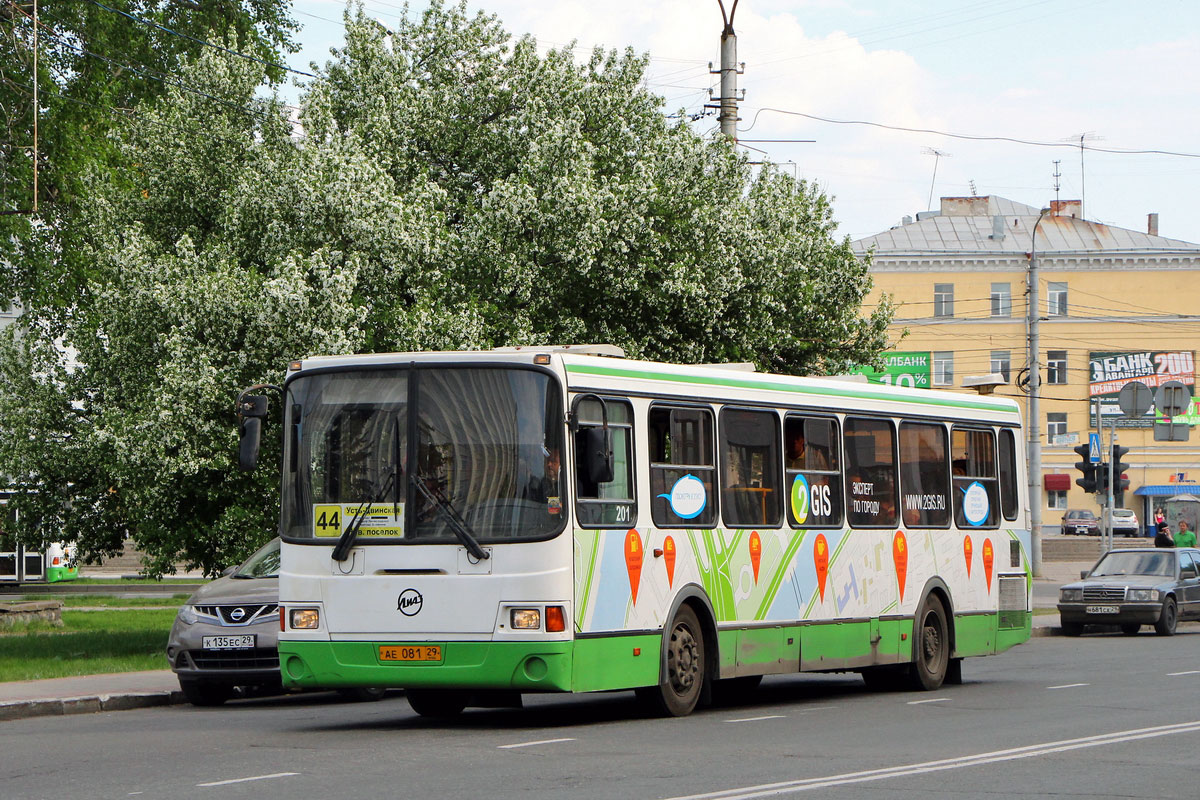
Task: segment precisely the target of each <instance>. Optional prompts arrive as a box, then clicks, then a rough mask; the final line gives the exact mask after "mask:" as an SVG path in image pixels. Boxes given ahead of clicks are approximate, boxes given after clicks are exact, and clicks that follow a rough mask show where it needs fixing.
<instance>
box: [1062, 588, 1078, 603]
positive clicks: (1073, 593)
mask: <svg viewBox="0 0 1200 800" xmlns="http://www.w3.org/2000/svg"><path fill="white" fill-rule="evenodd" d="M1058 599H1059V600H1060V601H1061V602H1063V603H1082V602H1083V589H1060V590H1059V592H1058Z"/></svg>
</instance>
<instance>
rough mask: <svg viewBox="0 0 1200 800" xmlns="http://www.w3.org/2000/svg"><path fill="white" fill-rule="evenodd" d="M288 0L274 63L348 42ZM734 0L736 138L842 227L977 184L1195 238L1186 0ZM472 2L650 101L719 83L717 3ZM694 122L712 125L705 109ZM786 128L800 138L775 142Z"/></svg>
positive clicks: (1189, 0) (866, 225)
mask: <svg viewBox="0 0 1200 800" xmlns="http://www.w3.org/2000/svg"><path fill="white" fill-rule="evenodd" d="M293 2H294V5H293V13H294V15H295V18H296V19H297V21H298V22H299V23H300V24H301V25H302V26H303V29H302V30H301V31H300V34H299V36H298V41H299V42H300V43H301V45H302V49H301V51H300V52H298V53H295V54H293V55H292V56H291V57H290V58H289V59H288V61H289V63H290V64H291V65H292V66H294V67H298V68H301V69H307V67H308V65H310V64H312V63H314V62H315V63H316V64H317V65H324V64H325V63H326V61H328V60H329V58H330V56H329V51H330V48H332V47H340V46H341V44H342V43H343V41H344V33H345V29H344V27H343V25H342V22H341V19H342V12H343V10H344V8H345V3H344V2H343V0H293ZM733 2H734V0H724V6H725V10H726V11H727V12H728V11H729V9H730V6H731V3H733ZM736 2H737V5H736V8H735V10H734V18H733V27H734V30H735V32H736V34H737V47H738V61H740V62H744V63H745V72H744V74H742V75H740V76H739V77H738V88H739V90H745V100H744V101H743V102H741V103H740V104H739V114H740V116H741V118H742V121H741V122H740V123H739V133H738V138H739V141H740V142H741V143H742V146H743V148H744V150H745V152H746V153H747V154H748V155H750V156H751V158H752V160H754V161H766V162H771V163H775V164H778V165H779V168H780V169H783V170H786V171H788V172H790V173H792V174H794V175H796V176H797V177H799V178H803V179H805V180H808V181H811V182H815V183H816V184H817V185H818V186H819V187H820V188H821V189H822V190H823V191H824V192H825V193H826V194H828V195H829V196H830V197H831V198H832V199H833V211H834V218H835V220H836V221H837V222H838V234H839V235H845V236H849V237H850V238H851V239H858V238H862V237H864V236H869V235H872V234H875V233H879V232H881V231H884V230H887V229H888V228H891V227H893V226H895V225H898V224H900V221H901V218H902V217H904V216H905V215H915V214H916V213H917V212H919V211H924V210H926V209H929V208H937V207H938V205H939V203H938V198H940V197H943V196H965V195H971V194H978V195H980V196H982V195H988V194H991V195H999V196H1002V197H1007V198H1009V199H1012V200H1015V201H1018V202H1021V203H1025V204H1028V205H1030V206H1034V207H1035V208H1037V207H1043V206H1046V205H1048V204H1049V202H1050V201H1051V200H1054V199H1055V198H1056V197H1057V198H1059V199H1062V200H1074V199H1082V200H1083V202H1084V216H1085V217H1086V218H1087V219H1090V220H1093V221H1096V222H1102V223H1105V224H1108V225H1115V226H1118V227H1122V228H1129V229H1132V230H1140V231H1145V230H1146V224H1147V214H1149V213H1151V212H1155V213H1158V214H1159V233H1160V235H1162V236H1166V237H1168V238H1173V239H1182V240H1184V241H1188V242H1193V243H1200V191H1198V188H1200V187H1198V186H1197V184H1198V183H1200V92H1198V91H1197V89H1198V87H1200V2H1197V1H1196V0H1144V1H1143V2H1136V3H1135V2H1129V1H1128V0H993V1H992V2H981V1H980V0H906V2H894V0H886V1H885V0H854V1H853V2H851V1H850V0H736ZM469 6H470V8H472V9H481V10H484V11H487V12H489V13H494V14H496V15H497V16H498V17H499V18H500V20H501V21H502V22H503V24H504V26H505V27H506V28H507V29H508V30H509V31H510V32H512V33H513V34H514V36H520V35H524V34H530V35H532V36H533V37H534V38H536V39H537V41H538V44H539V47H540V48H541V49H542V50H545V49H547V48H550V47H562V46H566V45H569V44H570V43H572V42H574V43H575V44H576V46H577V47H578V50H577V53H578V54H579V57H580V58H584V57H586V55H587V54H588V53H589V52H590V49H591V48H593V47H596V46H599V47H603V48H605V49H612V48H617V49H624V48H626V47H633V48H634V49H635V50H636V51H638V52H644V53H648V54H649V56H650V58H651V61H650V66H649V69H648V71H647V75H646V85H647V87H648V88H649V89H650V90H651V91H653V92H654V93H655V94H658V95H660V96H661V97H662V98H663V100H664V106H663V108H664V113H665V114H674V113H677V112H680V111H682V112H683V113H684V114H685V115H698V114H701V113H703V112H705V108H704V105H705V103H707V102H709V89H710V87H711V88H713V89H714V94H719V92H717V91H716V87H717V86H718V77H717V76H716V75H713V74H710V71H709V64H710V62H712V63H713V65H714V67H715V66H717V65H719V62H720V35H721V29H722V27H723V22H722V9H721V6H720V5H719V4H718V0H641V2H632V1H631V0H605V2H603V3H601V2H595V0H592V1H591V2H586V1H584V0H540V1H538V2H529V1H528V0H485V1H484V2H479V1H478V0H470V3H469ZM364 7H365V9H366V11H367V12H368V13H369V14H370V15H371V16H374V17H376V18H377V19H379V20H380V21H381V22H383V23H384V24H385V25H387V24H388V23H389V22H391V23H392V24H394V23H395V21H396V20H397V19H398V18H399V16H400V15H402V14H404V13H405V11H404V5H403V3H402V2H401V0H365V2H364ZM424 7H425V3H424V2H423V1H422V0H417V1H416V2H414V3H413V4H412V10H411V11H410V12H409V13H410V14H416V13H418V12H419V11H420V10H422V9H423V8H424ZM291 91H292V92H295V91H296V90H294V89H293V90H291ZM285 94H286V93H285ZM293 96H294V94H293ZM710 113H711V112H710ZM801 115H806V116H801ZM817 118H820V119H817ZM860 123H871V124H860ZM691 124H693V125H694V126H695V128H696V130H697V131H698V132H700V133H708V132H709V131H712V130H715V129H716V128H717V127H718V126H717V121H716V118H715V116H702V117H700V118H699V119H696V120H695V121H694V122H692V123H691ZM897 128H905V129H910V130H897ZM962 137H967V138H962ZM1081 137H1083V144H1084V149H1083V150H1082V151H1081V149H1080V138H1081ZM797 139H801V140H813V141H811V142H789V141H782V140H797ZM1001 139H1018V140H1023V141H1024V142H1029V143H1026V144H1022V143H1018V142H1012V141H1002V140H1001ZM1105 151H1163V152H1161V153H1140V154H1139V153H1129V152H1105ZM939 154H940V155H939ZM1056 161H1058V162H1059V163H1058V164H1057V165H1056V164H1055V162H1056ZM1055 172H1058V173H1059V177H1058V178H1055ZM1056 184H1057V186H1058V190H1057V192H1056V188H1055V187H1056Z"/></svg>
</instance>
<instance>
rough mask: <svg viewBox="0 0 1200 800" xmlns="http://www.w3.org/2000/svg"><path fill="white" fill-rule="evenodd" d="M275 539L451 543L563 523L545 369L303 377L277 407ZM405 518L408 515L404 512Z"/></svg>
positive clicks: (551, 389) (553, 394)
mask: <svg viewBox="0 0 1200 800" xmlns="http://www.w3.org/2000/svg"><path fill="white" fill-rule="evenodd" d="M285 413H286V416H285V426H284V430H285V436H284V457H283V497H282V501H283V502H282V522H281V533H282V535H283V536H284V537H286V538H288V539H314V538H316V539H321V540H326V539H328V540H329V541H330V542H331V543H332V542H333V541H336V540H337V539H338V538H339V537H340V536H341V535H342V533H343V532H344V531H345V530H346V528H347V527H348V526H350V525H352V524H355V523H357V525H358V529H357V537H358V540H359V541H364V540H366V541H369V540H372V539H375V540H378V539H381V538H382V539H386V540H388V541H396V540H414V541H421V542H424V543H431V542H445V543H454V544H457V543H459V541H460V537H459V536H458V535H456V531H455V526H456V523H455V521H454V520H453V519H452V517H453V515H455V514H457V515H458V516H459V517H460V518H461V521H462V522H463V523H465V524H466V526H468V528H469V529H470V532H471V536H473V537H474V538H476V539H478V540H479V541H481V542H485V543H486V542H489V541H492V542H494V541H512V540H522V539H524V540H529V539H539V538H548V537H551V536H554V535H556V534H557V533H559V532H560V531H561V530H562V529H563V526H564V517H565V511H564V509H565V507H566V503H565V497H564V496H563V492H562V488H561V487H565V486H566V481H565V479H564V477H563V474H562V469H563V468H562V459H561V454H562V449H563V441H562V440H563V436H564V425H563V407H562V394H561V391H560V389H559V386H558V383H557V381H556V380H554V378H553V376H552V375H550V374H549V373H546V372H542V371H535V370H531V369H525V368H485V367H436V368H427V367H421V368H419V369H416V370H412V369H408V368H396V369H386V370H384V369H372V370H366V369H359V370H345V371H337V372H324V373H316V374H313V375H301V376H299V377H297V378H295V379H294V380H292V381H291V382H290V383H289V384H288V388H287V398H286V403H285ZM410 512H411V513H410Z"/></svg>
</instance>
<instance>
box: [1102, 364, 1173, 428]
mask: <svg viewBox="0 0 1200 800" xmlns="http://www.w3.org/2000/svg"><path fill="white" fill-rule="evenodd" d="M1088 375H1089V378H1088V397H1090V398H1091V400H1092V402H1091V404H1090V405H1091V407H1090V409H1089V412H1088V417H1089V419H1090V420H1091V426H1092V427H1095V425H1096V401H1097V400H1098V401H1099V404H1100V419H1101V420H1102V421H1103V422H1104V424H1105V425H1110V424H1112V423H1113V422H1114V421H1115V422H1116V423H1117V427H1118V428H1150V427H1153V426H1154V409H1153V407H1152V408H1151V409H1150V411H1149V412H1147V413H1146V414H1145V415H1144V416H1142V417H1138V418H1137V419H1128V418H1126V417H1125V416H1124V415H1123V414H1122V413H1121V406H1120V404H1119V402H1118V395H1119V394H1120V393H1121V387H1123V386H1125V384H1127V383H1130V382H1131V381H1141V382H1142V383H1144V384H1146V386H1147V387H1149V389H1150V391H1151V392H1153V391H1155V390H1156V389H1157V388H1158V387H1159V386H1161V385H1162V384H1164V383H1166V382H1167V381H1179V382H1180V383H1183V384H1185V385H1187V386H1189V387H1192V391H1193V392H1194V391H1195V385H1196V359H1195V353H1194V352H1193V351H1191V350H1172V351H1160V350H1143V351H1135V352H1119V353H1113V352H1104V353H1089V354H1088Z"/></svg>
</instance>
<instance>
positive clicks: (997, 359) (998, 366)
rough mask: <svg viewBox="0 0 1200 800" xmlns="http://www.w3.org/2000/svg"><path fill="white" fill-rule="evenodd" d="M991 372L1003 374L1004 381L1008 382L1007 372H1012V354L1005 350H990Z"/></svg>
mask: <svg viewBox="0 0 1200 800" xmlns="http://www.w3.org/2000/svg"><path fill="white" fill-rule="evenodd" d="M991 371H992V372H999V373H1000V374H1001V375H1003V376H1004V382H1005V383H1008V378H1009V373H1011V372H1012V356H1011V355H1010V354H1009V351H1007V350H993V351H992V369H991Z"/></svg>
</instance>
